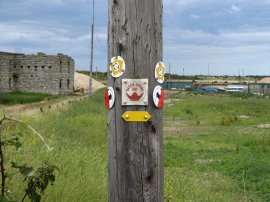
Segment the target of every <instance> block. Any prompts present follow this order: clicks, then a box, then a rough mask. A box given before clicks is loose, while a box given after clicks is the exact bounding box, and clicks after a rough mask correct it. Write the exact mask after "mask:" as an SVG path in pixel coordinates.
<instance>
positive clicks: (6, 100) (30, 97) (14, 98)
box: [0, 92, 59, 105]
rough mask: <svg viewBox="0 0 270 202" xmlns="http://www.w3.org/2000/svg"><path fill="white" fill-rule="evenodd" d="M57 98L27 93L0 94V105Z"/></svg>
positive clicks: (55, 97)
mask: <svg viewBox="0 0 270 202" xmlns="http://www.w3.org/2000/svg"><path fill="white" fill-rule="evenodd" d="M57 98H59V96H56V95H50V94H43V93H28V92H11V93H0V104H2V105H15V104H26V103H33V102H40V101H43V100H48V99H57Z"/></svg>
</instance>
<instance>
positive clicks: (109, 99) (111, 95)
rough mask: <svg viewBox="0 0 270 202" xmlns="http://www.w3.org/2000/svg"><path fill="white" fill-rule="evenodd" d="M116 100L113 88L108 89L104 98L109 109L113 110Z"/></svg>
mask: <svg viewBox="0 0 270 202" xmlns="http://www.w3.org/2000/svg"><path fill="white" fill-rule="evenodd" d="M114 100H115V95H114V90H113V88H112V87H108V88H107V90H106V92H105V97H104V101H105V104H106V107H107V108H108V109H111V108H112V107H113V104H114Z"/></svg>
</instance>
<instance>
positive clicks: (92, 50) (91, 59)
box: [89, 0, 95, 96]
mask: <svg viewBox="0 0 270 202" xmlns="http://www.w3.org/2000/svg"><path fill="white" fill-rule="evenodd" d="M94 23H95V0H93V16H92V27H91V56H90V57H91V58H90V74H89V96H91V95H92V94H93V84H92V77H93V55H94Z"/></svg>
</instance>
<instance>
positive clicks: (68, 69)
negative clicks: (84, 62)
mask: <svg viewBox="0 0 270 202" xmlns="http://www.w3.org/2000/svg"><path fill="white" fill-rule="evenodd" d="M69 72H70V62H68V73H69Z"/></svg>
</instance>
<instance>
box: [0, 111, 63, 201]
mask: <svg viewBox="0 0 270 202" xmlns="http://www.w3.org/2000/svg"><path fill="white" fill-rule="evenodd" d="M14 122H15V123H14ZM14 124H15V125H16V124H20V125H21V127H22V128H21V130H20V132H11V133H10V132H7V131H8V130H9V129H11V128H12V127H14ZM0 127H1V128H0V173H1V196H0V200H1V201H9V200H8V198H10V194H9V193H11V190H9V187H8V186H7V184H6V182H7V179H9V178H12V177H13V176H15V175H17V174H21V175H22V177H23V180H24V181H25V182H27V187H26V189H25V194H24V196H23V197H22V202H23V201H24V200H25V199H26V197H27V196H28V198H29V199H30V200H31V201H32V202H39V201H40V200H41V195H42V194H43V193H44V191H45V189H46V188H47V187H48V185H49V184H53V182H54V181H55V175H54V171H55V170H56V169H58V168H57V167H56V166H54V165H52V164H50V163H49V162H45V163H43V164H42V165H41V166H40V167H39V168H38V169H37V170H36V171H35V170H34V168H33V167H32V166H29V165H27V164H25V163H18V162H14V161H13V162H11V165H10V166H9V167H8V166H7V163H6V162H5V160H6V159H5V148H6V147H13V148H15V149H16V150H19V149H20V148H21V146H22V144H23V143H22V137H23V136H24V135H27V134H28V133H29V132H30V131H31V132H33V133H34V134H36V135H37V136H38V137H39V138H40V139H41V140H42V142H43V143H44V144H45V145H46V146H47V148H48V150H51V148H50V147H49V146H48V144H47V143H46V142H45V140H44V139H43V137H42V136H41V135H40V134H39V133H38V132H37V131H36V130H35V129H33V128H32V127H31V126H30V125H28V124H26V123H24V122H22V121H20V120H17V119H13V118H9V117H5V116H3V117H2V118H1V119H0ZM11 131H12V130H11ZM11 198H12V197H11Z"/></svg>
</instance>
